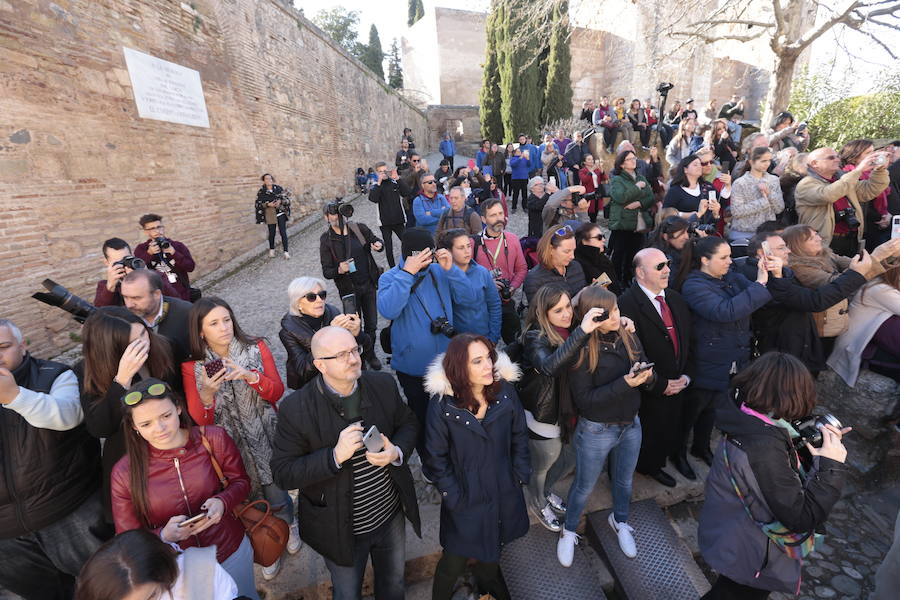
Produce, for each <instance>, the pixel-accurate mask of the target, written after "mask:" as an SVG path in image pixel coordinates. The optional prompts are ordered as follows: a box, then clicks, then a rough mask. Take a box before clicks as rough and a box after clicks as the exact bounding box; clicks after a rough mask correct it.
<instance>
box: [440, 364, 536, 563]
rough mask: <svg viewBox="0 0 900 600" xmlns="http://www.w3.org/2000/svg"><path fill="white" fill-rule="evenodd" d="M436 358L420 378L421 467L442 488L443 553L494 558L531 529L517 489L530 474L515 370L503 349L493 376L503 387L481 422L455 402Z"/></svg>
mask: <svg viewBox="0 0 900 600" xmlns="http://www.w3.org/2000/svg"><path fill="white" fill-rule="evenodd" d="M443 359H444V355H443V354H440V355H438V356H437V357H435V359H434V361H432V363H431V365H430V366H429V367H428V372H427V373H426V375H425V390H426V391H427V392H428V393H429V394H431V399H430V400H429V402H428V413H427V414H428V416H427V419H426V424H425V448H426V456H425V458H424V466H425V471H426V473H427V474H428V477H429V478H431V480H432V481H434V484H435V486H436V487H437V489H438V490H439V491H440V493H441V532H440V540H441V546H443V547H444V550H445V551H446V552H449V553H452V554H457V555H459V556H465V557H467V558H475V559H477V560H480V561H483V562H498V561H499V560H500V548H501V546H502V545H503V544H506V543H509V542H511V541H512V540H514V539H516V538H518V537H521V536H523V535H525V534H526V533H527V532H528V526H529V523H528V513H527V512H526V510H525V498H524V496H523V495H522V486H523V485H524V484H525V483H527V482H528V479H529V477H530V476H531V463H530V459H529V456H528V433H527V431H526V428H525V413H524V411H523V410H522V405H521V404H519V398H518V396H517V395H516V390H515V388H514V387H513V385H512V384H513V383H514V382H515V381H517V380H518V379H519V377H520V375H521V371H520V370H519V367H518V366H517V365H516V364H515V363H513V362H512V361H510V359H509V357H508V356H506V354H504V353H502V352H500V353H498V356H497V361H496V362H495V363H494V377H495V378H496V379H500V380H503V385H502V388H501V390H500V392H499V393H498V395H497V397H496V399H495V400H494V402H493V403H492V404H491V405H490V406H489V407H488V409H487V413H486V414H485V416H484V419H482V420H481V421H479V420H478V419H476V418H475V415H473V414H472V413H471V412H469V411H468V410H465V409H462V408H459V407H457V406H456V400H455V398H454V396H453V388H452V387H451V385H450V381H449V380H448V379H447V375H446V373H445V372H444V367H443V365H442V364H441V363H442V361H443Z"/></svg>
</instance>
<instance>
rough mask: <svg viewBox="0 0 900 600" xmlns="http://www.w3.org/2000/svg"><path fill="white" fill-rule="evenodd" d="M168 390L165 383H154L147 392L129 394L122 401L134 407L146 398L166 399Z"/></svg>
mask: <svg viewBox="0 0 900 600" xmlns="http://www.w3.org/2000/svg"><path fill="white" fill-rule="evenodd" d="M167 391H168V388H167V387H166V384H164V383H154V384H153V385H151V386H150V387H148V388H147V391H145V392H139V391H134V392H128V393H127V394H125V397H124V398H122V401H123V402H125V404H126V405H127V406H134V405H135V404H137V403H138V402H140V401H141V400H143V399H144V398H164V397H165V396H166V392H167Z"/></svg>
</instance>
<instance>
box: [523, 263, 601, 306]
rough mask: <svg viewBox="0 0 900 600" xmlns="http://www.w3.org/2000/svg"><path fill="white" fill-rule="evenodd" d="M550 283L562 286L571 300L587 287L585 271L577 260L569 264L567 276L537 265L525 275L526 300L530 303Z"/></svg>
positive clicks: (524, 289)
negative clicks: (536, 293) (542, 287)
mask: <svg viewBox="0 0 900 600" xmlns="http://www.w3.org/2000/svg"><path fill="white" fill-rule="evenodd" d="M548 283H558V284H561V285H562V286H563V287H565V288H566V290H567V291H568V292H569V297H570V298H574V297H575V294H577V293H578V292H580V291H581V290H582V288H584V286H585V285H587V284H586V282H585V280H584V271H583V270H582V269H581V264H580V263H579V262H578V261H577V260H573V261H572V262H570V263H569V266H568V267H566V274H565V275H560V274H559V272H558V271H557V270H556V269H546V268H544V266H543V265H537V266H536V267H534V268H533V269H531V270H530V271H528V274H527V275H525V283H524V284H523V285H522V291H524V292H525V299H526V300H527V301H528V302H529V303H530V302H531V298H532V297H533V296H534V294H535V292H537V291H538V290H539V289H540V288H541V286H543V285H546V284H548Z"/></svg>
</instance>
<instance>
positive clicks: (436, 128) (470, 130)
mask: <svg viewBox="0 0 900 600" xmlns="http://www.w3.org/2000/svg"><path fill="white" fill-rule="evenodd" d="M426 114H427V115H428V144H429V146H431V147H432V148H435V149H437V148H438V145H439V144H440V143H441V140H442V139H443V136H444V132H450V135H452V136H453V139H454V141H455V142H456V152H457V154H460V155H463V156H475V153H476V152H478V148H479V141H480V140H481V121H480V119H479V118H478V107H477V106H448V105H446V104H435V105H431V106H429V107H428V111H427V113H426ZM457 166H459V165H457Z"/></svg>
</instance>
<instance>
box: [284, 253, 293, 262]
mask: <svg viewBox="0 0 900 600" xmlns="http://www.w3.org/2000/svg"><path fill="white" fill-rule="evenodd" d="M290 258H291V253H290V252H285V253H284V260H290Z"/></svg>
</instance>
